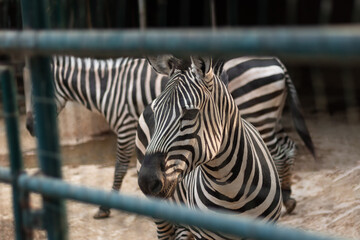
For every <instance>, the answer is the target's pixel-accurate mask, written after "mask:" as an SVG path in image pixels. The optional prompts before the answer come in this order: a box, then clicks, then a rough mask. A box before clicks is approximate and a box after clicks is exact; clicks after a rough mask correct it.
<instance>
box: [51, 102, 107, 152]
mask: <svg viewBox="0 0 360 240" xmlns="http://www.w3.org/2000/svg"><path fill="white" fill-rule="evenodd" d="M58 124H59V134H60V142H61V144H62V145H73V144H78V143H82V142H86V141H88V140H91V139H92V138H93V136H94V135H99V134H101V133H104V132H107V131H110V129H109V126H108V124H107V122H106V121H105V118H104V117H103V116H101V115H100V114H97V113H93V112H90V111H89V110H87V109H86V108H85V107H83V106H81V105H80V104H77V103H74V102H68V103H67V104H66V106H65V108H64V109H63V111H62V112H61V113H60V114H59V117H58Z"/></svg>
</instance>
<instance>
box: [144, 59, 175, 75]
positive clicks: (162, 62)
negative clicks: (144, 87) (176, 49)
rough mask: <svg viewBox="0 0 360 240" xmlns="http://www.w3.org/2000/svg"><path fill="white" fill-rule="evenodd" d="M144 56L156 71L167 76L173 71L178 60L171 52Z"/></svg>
mask: <svg viewBox="0 0 360 240" xmlns="http://www.w3.org/2000/svg"><path fill="white" fill-rule="evenodd" d="M146 58H147V60H148V62H149V63H150V65H151V66H152V68H153V69H154V70H155V71H156V72H158V73H160V74H164V75H168V76H170V75H171V73H172V72H173V71H174V69H175V67H176V64H177V62H178V59H177V58H175V57H174V56H173V55H171V54H165V55H159V56H147V57H146Z"/></svg>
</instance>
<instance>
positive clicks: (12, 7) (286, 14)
mask: <svg viewBox="0 0 360 240" xmlns="http://www.w3.org/2000/svg"><path fill="white" fill-rule="evenodd" d="M19 2H20V1H19V0H0V29H22V24H21V11H20V3H19ZM61 2H62V5H61V6H60V5H59V4H58V1H53V0H50V3H51V5H50V6H51V7H50V9H47V11H48V14H49V16H50V19H51V23H52V24H51V27H52V28H66V29H84V28H91V29H99V28H106V29H119V28H120V29H138V28H139V10H138V1H134V0H62V1H61ZM145 3H146V25H147V27H149V28H165V27H171V28H184V27H199V28H204V27H206V28H207V27H211V14H210V13H211V11H210V9H211V8H210V0H196V1H195V0H193V1H190V0H171V1H170V0H145ZM214 3H215V19H216V26H217V27H257V26H309V25H326V24H331V25H333V24H344V25H345V24H355V23H356V22H360V1H358V0H271V1H270V0H252V1H240V0H214ZM59 13H61V14H63V15H60V17H61V18H62V19H63V21H62V22H59V21H58V20H57V19H59V17H58V16H59ZM359 27H360V25H359ZM282 60H283V61H284V62H285V64H286V66H287V67H288V70H289V72H290V75H291V76H292V78H293V81H294V83H295V85H296V87H297V89H298V92H299V95H300V97H301V101H302V102H303V105H304V107H305V109H307V110H309V111H310V112H316V111H326V112H328V113H330V114H333V113H336V112H337V111H344V110H345V109H346V108H348V107H358V105H359V103H360V94H359V93H360V83H359V81H357V79H359V77H360V68H359V67H358V66H339V65H315V64H314V63H309V64H307V63H303V62H302V63H293V62H287V60H286V59H282ZM1 62H2V63H11V64H13V65H15V66H16V67H17V69H18V70H17V77H18V86H19V95H20V100H21V99H22V96H23V88H22V76H21V73H22V72H21V69H22V66H23V61H22V60H21V59H20V60H19V59H13V58H10V57H9V56H0V64H1ZM349 91H350V92H349ZM320 98H325V99H326V101H325V103H323V104H318V103H319V100H318V99H320ZM320 102H321V101H320ZM20 105H21V104H20Z"/></svg>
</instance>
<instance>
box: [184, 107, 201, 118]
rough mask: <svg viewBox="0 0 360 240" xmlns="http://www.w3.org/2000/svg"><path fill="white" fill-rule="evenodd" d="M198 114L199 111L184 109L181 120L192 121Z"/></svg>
mask: <svg viewBox="0 0 360 240" xmlns="http://www.w3.org/2000/svg"><path fill="white" fill-rule="evenodd" d="M198 114H199V109H184V111H183V117H182V118H181V119H182V120H187V121H190V120H193V119H195V118H196V116H197V115H198Z"/></svg>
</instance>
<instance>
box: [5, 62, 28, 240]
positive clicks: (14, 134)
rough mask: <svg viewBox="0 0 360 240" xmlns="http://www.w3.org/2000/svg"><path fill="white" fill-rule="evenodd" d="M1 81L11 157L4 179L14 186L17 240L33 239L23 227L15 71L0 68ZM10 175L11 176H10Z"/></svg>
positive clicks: (24, 200)
mask: <svg viewBox="0 0 360 240" xmlns="http://www.w3.org/2000/svg"><path fill="white" fill-rule="evenodd" d="M0 80H1V87H2V90H3V103H4V117H5V123H6V137H7V142H8V149H9V155H10V169H11V170H10V171H6V170H3V171H2V172H1V175H2V179H4V180H5V181H7V182H10V183H11V185H12V199H13V211H14V219H15V235H16V239H17V240H25V239H31V236H32V233H31V231H29V229H25V226H24V225H23V222H24V221H23V213H22V210H24V209H25V208H27V207H28V206H29V201H28V199H27V198H26V194H25V193H24V192H23V191H22V190H21V189H19V186H18V182H17V181H18V178H17V177H18V176H19V175H20V173H21V172H22V171H23V162H22V156H21V149H20V138H19V120H18V118H19V114H18V107H17V102H16V88H15V79H14V74H13V71H12V70H10V69H9V68H8V67H5V66H0ZM9 173H10V175H9Z"/></svg>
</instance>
